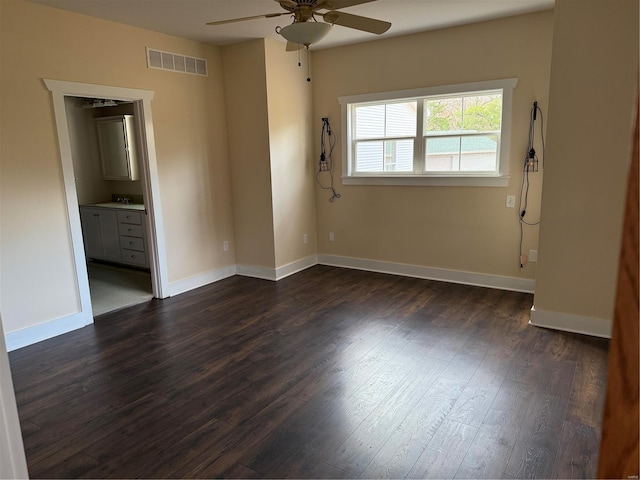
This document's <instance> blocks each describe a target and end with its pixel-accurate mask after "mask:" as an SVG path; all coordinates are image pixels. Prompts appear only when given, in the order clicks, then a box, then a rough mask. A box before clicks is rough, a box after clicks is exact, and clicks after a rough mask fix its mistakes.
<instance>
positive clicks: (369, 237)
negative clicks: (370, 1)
mask: <svg viewBox="0 0 640 480" xmlns="http://www.w3.org/2000/svg"><path fill="white" fill-rule="evenodd" d="M552 29H553V13H552V12H551V11H547V12H542V13H536V14H531V15H524V16H519V17H513V18H508V19H502V20H495V21H490V22H484V23H478V24H474V25H468V26H462V27H456V28H449V29H445V30H439V31H433V32H427V33H422V34H416V35H409V36H405V37H396V38H389V39H384V40H379V41H374V42H367V43H364V44H359V45H352V46H346V47H339V48H332V49H327V50H320V51H317V52H315V53H314V54H313V72H314V75H313V76H314V78H313V89H314V94H313V96H314V114H315V117H316V118H319V117H324V116H327V117H329V120H330V122H331V125H332V128H333V130H335V131H336V132H340V131H341V128H340V123H341V122H340V109H339V105H338V101H337V98H338V97H339V96H343V95H356V94H365V93H373V92H384V91H394V90H404V89H411V88H420V87H429V86H437V85H450V84H457V83H467V82H477V81H484V80H494V79H502V78H511V77H517V78H518V79H519V80H518V85H517V87H516V89H515V90H514V96H513V116H512V133H513V135H512V139H511V152H510V174H511V179H510V182H509V186H508V187H507V188H488V187H486V188H479V187H478V188H475V187H392V186H343V185H341V183H340V180H339V178H340V174H341V168H342V166H341V152H340V148H339V146H338V148H336V150H335V152H334V160H335V161H336V165H335V172H334V173H335V174H336V177H337V189H338V190H339V193H341V194H342V198H340V199H339V200H336V201H335V202H333V203H329V202H328V201H327V200H328V196H327V193H326V192H325V191H321V190H319V189H318V190H317V195H318V196H317V218H318V222H317V228H318V243H319V245H318V249H319V252H321V253H327V254H333V255H342V256H348V257H359V258H366V259H373V260H381V261H388V262H398V263H406V264H412V265H420V266H428V267H439V268H445V269H453V270H462V271H469V272H478V273H485V274H493V275H501V276H509V277H522V278H534V277H535V264H529V265H527V266H525V268H524V269H520V267H519V260H518V256H519V253H518V252H519V249H518V245H519V226H518V219H517V216H516V212H515V209H507V208H505V202H506V196H507V195H518V192H519V187H520V182H521V178H522V177H521V175H522V173H521V172H522V167H521V165H522V160H523V158H524V154H525V151H526V147H527V141H528V125H529V112H530V109H531V105H532V103H533V101H534V100H537V101H538V102H539V105H540V107H541V108H542V109H543V110H544V111H545V112H546V111H547V107H548V98H547V92H548V86H549V68H550V56H551V41H552ZM317 143H318V141H316V149H317V150H318V151H319V145H317ZM541 176H542V174H541V173H538V174H533V175H532V176H531V179H532V189H531V192H530V208H529V215H530V218H531V219H532V220H535V219H536V218H537V217H538V214H539V205H540V189H541V183H542V179H541ZM330 231H333V232H335V241H334V242H329V241H328V232H330ZM537 234H538V232H537V227H533V228H529V227H527V228H526V230H525V242H524V249H525V251H527V252H528V250H529V249H535V248H537Z"/></svg>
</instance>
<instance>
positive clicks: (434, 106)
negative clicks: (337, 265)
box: [424, 98, 462, 134]
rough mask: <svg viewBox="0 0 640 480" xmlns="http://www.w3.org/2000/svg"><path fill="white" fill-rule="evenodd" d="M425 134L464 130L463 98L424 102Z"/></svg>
mask: <svg viewBox="0 0 640 480" xmlns="http://www.w3.org/2000/svg"><path fill="white" fill-rule="evenodd" d="M424 116H425V122H424V130H425V133H427V132H428V133H431V134H433V133H444V132H449V133H450V132H458V131H460V130H461V129H462V98H439V99H436V100H426V101H425V102H424Z"/></svg>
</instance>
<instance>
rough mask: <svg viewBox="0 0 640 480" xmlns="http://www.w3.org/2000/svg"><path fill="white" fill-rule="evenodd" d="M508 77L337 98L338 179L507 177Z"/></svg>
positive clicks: (478, 180) (409, 181)
mask: <svg viewBox="0 0 640 480" xmlns="http://www.w3.org/2000/svg"><path fill="white" fill-rule="evenodd" d="M516 82H517V80H516V79H509V80H496V81H490V82H481V83H473V84H465V85H451V86H446V87H434V88H425V89H419V90H410V91H400V92H387V93H380V94H373V95H357V96H352V97H341V98H340V99H339V100H340V104H341V105H342V116H343V118H342V125H343V135H342V138H343V159H346V161H343V183H344V184H347V185H348V184H377V185H405V184H406V185H479V186H506V185H507V183H508V166H509V161H508V158H507V157H508V143H509V131H510V128H509V119H510V117H511V94H512V90H513V88H514V87H515V85H516Z"/></svg>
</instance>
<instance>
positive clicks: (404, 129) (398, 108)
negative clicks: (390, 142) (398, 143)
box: [385, 102, 417, 137]
mask: <svg viewBox="0 0 640 480" xmlns="http://www.w3.org/2000/svg"><path fill="white" fill-rule="evenodd" d="M416 110H417V103H416V102H404V103H394V104H391V105H387V109H386V113H387V118H386V128H385V130H386V131H385V134H386V135H385V136H387V137H407V136H411V137H413V136H415V134H416V125H417V118H416Z"/></svg>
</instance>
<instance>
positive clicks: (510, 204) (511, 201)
mask: <svg viewBox="0 0 640 480" xmlns="http://www.w3.org/2000/svg"><path fill="white" fill-rule="evenodd" d="M515 206H516V196H515V195H507V208H515Z"/></svg>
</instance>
